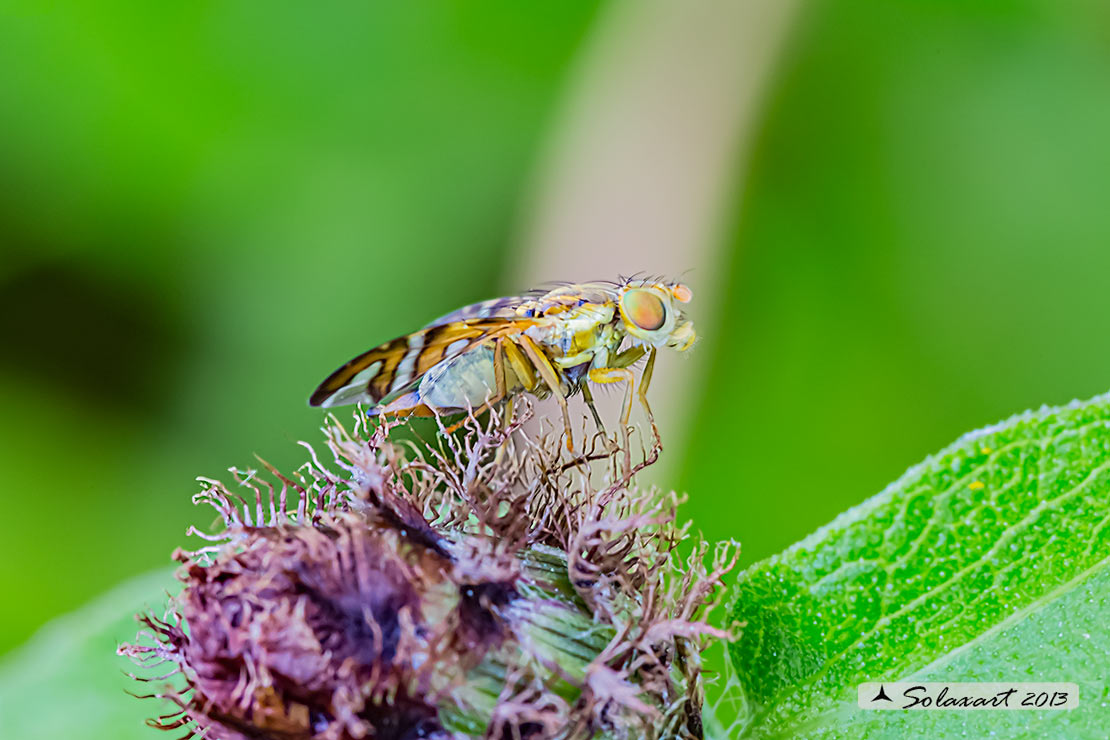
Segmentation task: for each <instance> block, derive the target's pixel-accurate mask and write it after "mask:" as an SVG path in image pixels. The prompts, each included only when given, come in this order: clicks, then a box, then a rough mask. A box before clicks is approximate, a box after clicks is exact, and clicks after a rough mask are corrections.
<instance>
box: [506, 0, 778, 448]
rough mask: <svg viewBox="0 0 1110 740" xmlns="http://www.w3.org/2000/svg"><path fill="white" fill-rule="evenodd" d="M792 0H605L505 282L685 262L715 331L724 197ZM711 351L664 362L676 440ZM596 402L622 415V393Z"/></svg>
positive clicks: (702, 323)
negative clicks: (607, 3)
mask: <svg viewBox="0 0 1110 740" xmlns="http://www.w3.org/2000/svg"><path fill="white" fill-rule="evenodd" d="M796 6H797V3H796V2H795V0H748V1H746V2H734V1H732V0H694V1H693V2H682V3H675V2H665V1H664V0H638V1H637V2H628V1H627V0H625V1H622V2H616V3H613V4H612V5H610V6H609V8H608V10H607V11H606V12H605V14H604V15H603V16H602V18H601V20H600V22H599V23H598V25H597V28H596V30H595V32H594V36H593V38H592V40H591V41H590V42H589V45H588V47H587V49H586V51H585V53H584V55H583V57H582V61H581V66H580V68H579V69H578V72H577V75H576V79H575V80H573V82H572V86H571V90H570V94H569V96H568V99H567V101H566V103H565V107H564V110H563V112H562V115H561V116H560V117H559V118H558V119H557V120H556V125H555V127H554V129H553V131H552V137H551V141H550V143H549V147H548V151H547V154H546V156H545V158H544V161H543V162H542V163H541V166H540V167H539V169H538V171H537V175H536V180H535V182H534V185H533V192H532V197H531V200H530V202H529V203H528V204H527V207H526V212H525V218H524V219H523V222H522V234H521V238H520V239H519V243H520V244H522V245H524V249H523V251H522V252H521V253H520V256H519V257H518V258H517V259H518V263H517V264H516V265H515V266H514V267H513V270H512V273H511V274H510V278H511V279H510V281H509V282H510V283H511V284H512V285H514V286H517V287H519V286H520V285H532V284H536V283H540V282H543V281H549V280H576V281H581V280H588V279H600V278H612V277H615V276H616V275H617V274H618V273H624V274H627V273H632V272H636V271H640V270H643V271H646V272H648V273H650V274H663V275H668V276H674V277H678V276H682V275H686V274H687V273H689V275H688V277H687V278H686V280H687V281H688V282H689V283H690V284H691V285H692V286H693V287H694V290H695V301H694V303H693V304H692V306H691V308H692V310H693V314H694V316H695V319H696V322H697V324H698V328H699V333H700V334H701V335H702V336H706V335H707V334H711V333H712V332H713V331H714V329H715V326H714V318H713V317H714V316H715V314H716V311H715V308H716V305H717V296H718V294H719V293H720V291H721V289H722V286H720V285H719V284H718V283H717V282H716V280H717V279H718V278H717V277H716V276H717V275H719V274H721V271H720V270H716V269H714V267H713V266H714V265H716V264H717V263H719V262H720V261H721V260H722V259H723V255H722V250H721V249H720V248H719V242H720V239H721V236H722V226H723V225H724V224H723V223H722V221H723V215H724V213H725V211H726V208H725V206H726V204H727V202H728V199H729V196H730V194H731V193H732V192H733V191H738V190H739V189H740V187H741V186H742V177H741V176H740V173H743V171H744V169H745V167H744V164H745V160H746V151H745V149H746V148H745V146H744V143H745V142H746V141H747V140H748V139H749V138H750V136H749V134H750V132H751V129H752V127H753V124H754V123H755V121H756V118H757V113H758V110H759V102H760V99H761V97H762V92H763V90H764V87H765V85H766V82H767V79H768V77H769V73H770V72H771V70H772V68H773V63H774V61H775V59H776V58H777V56H778V52H779V50H780V48H781V46H782V41H783V39H784V37H785V35H786V31H787V29H788V27H789V21H790V19H791V18H792V16H793V15H794V10H795V8H796ZM699 354H702V353H698V352H695V353H694V355H693V356H694V357H695V358H696V357H698V355H699ZM702 364H703V363H702V362H700V361H694V362H689V361H687V362H659V363H658V365H657V368H656V379H655V380H654V381H653V383H652V391H653V393H652V408H653V410H654V411H655V415H656V417H657V419H658V420H659V426H660V428H661V429H662V433H663V436H664V437H665V438H667V439H668V440H671V441H672V444H673V441H674V440H676V439H679V440H680V438H679V437H678V436H677V435H676V432H677V431H678V430H681V429H683V428H684V427H685V425H686V422H687V419H686V416H685V413H684V412H685V407H684V406H683V404H681V403H679V400H678V399H679V398H680V397H681V398H685V399H690V397H691V395H692V394H691V388H693V387H696V386H697V384H698V380H699V378H700V377H701V376H702V371H701V366H702ZM599 402H600V405H601V406H602V410H603V413H604V414H606V416H607V418H613V417H614V416H616V414H617V411H618V407H619V403H620V399H619V398H618V397H616V396H608V397H602V398H600V399H599ZM572 408H574V410H575V413H585V407H584V406H583V405H580V404H573V405H572Z"/></svg>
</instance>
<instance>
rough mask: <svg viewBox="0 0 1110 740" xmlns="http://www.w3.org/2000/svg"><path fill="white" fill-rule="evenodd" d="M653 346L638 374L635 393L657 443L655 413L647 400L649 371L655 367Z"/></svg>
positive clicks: (649, 383) (657, 433) (657, 431)
mask: <svg viewBox="0 0 1110 740" xmlns="http://www.w3.org/2000/svg"><path fill="white" fill-rule="evenodd" d="M656 352H657V350H656V349H655V347H652V348H651V352H650V353H648V358H647V363H646V364H645V365H644V372H643V374H641V375H640V389H639V390H638V391H637V395H639V397H640V404H641V405H642V406H643V407H644V413H645V414H647V418H648V422H649V423H650V424H651V433H652V436H654V437H655V442H656V444H658V443H659V428H658V427H657V426H655V414H653V413H651V405H650V404H649V403H648V400H647V392H648V386H650V385H651V372H652V370H654V369H655V353H656Z"/></svg>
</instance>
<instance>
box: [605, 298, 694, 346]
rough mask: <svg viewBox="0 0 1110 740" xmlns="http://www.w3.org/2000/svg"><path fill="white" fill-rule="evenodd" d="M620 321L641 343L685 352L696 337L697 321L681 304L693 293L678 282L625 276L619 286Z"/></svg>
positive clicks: (687, 301)
mask: <svg viewBox="0 0 1110 740" xmlns="http://www.w3.org/2000/svg"><path fill="white" fill-rule="evenodd" d="M617 294H618V297H619V300H618V301H617V305H618V308H619V310H620V318H621V324H623V326H624V330H625V332H627V333H628V335H629V336H631V337H632V338H633V339H634V340H636V341H638V342H640V343H641V344H646V345H650V346H652V347H659V348H662V347H669V348H671V349H676V350H678V351H679V352H685V351H686V350H688V349H690V347H692V346H693V344H694V342H695V341H696V340H697V338H698V335H697V332H696V331H694V322H693V321H691V320H690V319H688V318H686V315H685V313H683V311H682V306H683V305H684V304H686V303H689V302H690V299H691V298H693V297H694V294H693V292H692V291H691V290H690V288H688V287H687V286H685V285H683V284H682V283H677V282H662V281H656V280H625V281H624V282H623V283H622V284H621V285H620V287H619V288H618V289H617Z"/></svg>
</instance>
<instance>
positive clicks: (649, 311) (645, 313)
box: [621, 290, 667, 331]
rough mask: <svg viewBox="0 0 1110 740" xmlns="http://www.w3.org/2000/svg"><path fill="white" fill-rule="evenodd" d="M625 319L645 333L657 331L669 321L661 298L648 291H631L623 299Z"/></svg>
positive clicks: (622, 305)
mask: <svg viewBox="0 0 1110 740" xmlns="http://www.w3.org/2000/svg"><path fill="white" fill-rule="evenodd" d="M621 308H623V309H624V315H625V317H626V318H627V319H628V320H629V321H631V322H632V323H633V324H635V325H636V326H638V327H640V328H641V329H643V330H644V331H656V330H657V329H660V328H662V326H663V324H664V323H665V322H666V321H667V309H666V307H665V306H664V305H663V301H661V300H660V299H659V296H657V295H655V294H654V293H652V292H651V291H648V290H630V291H628V292H627V293H625V294H624V296H623V297H622V298H621Z"/></svg>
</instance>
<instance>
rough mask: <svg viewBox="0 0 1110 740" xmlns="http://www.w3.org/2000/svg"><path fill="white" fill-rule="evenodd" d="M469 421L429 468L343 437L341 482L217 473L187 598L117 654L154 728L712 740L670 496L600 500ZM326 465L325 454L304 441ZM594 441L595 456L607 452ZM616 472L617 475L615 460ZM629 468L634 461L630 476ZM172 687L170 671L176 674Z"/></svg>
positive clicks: (582, 477) (313, 735)
mask: <svg viewBox="0 0 1110 740" xmlns="http://www.w3.org/2000/svg"><path fill="white" fill-rule="evenodd" d="M528 415H529V411H528V409H523V410H522V412H521V413H520V414H519V415H518V416H517V418H515V419H514V420H513V421H512V423H510V424H508V425H506V428H505V429H504V430H502V429H501V428H500V422H499V420H498V419H497V418H496V416H494V417H493V418H491V419H490V420H489V422H488V423H487V424H486V425H482V424H480V423H479V422H477V421H476V420H474V419H470V420H469V421H468V422H467V424H466V425H465V427H464V430H463V431H462V433H461V434H459V435H456V436H454V437H451V436H448V437H446V438H445V439H444V442H443V443H442V444H441V445H440V447H439V448H434V449H433V448H429V449H426V450H424V451H422V452H421V451H419V450H418V448H417V447H416V446H414V445H407V446H406V445H405V444H402V443H399V442H397V441H395V440H394V439H391V432H392V429H391V427H390V426H389V425H388V424H387V425H383V426H380V427H378V428H377V429H376V430H373V431H371V430H370V429H368V428H367V427H366V426H365V425H364V423H363V422H360V421H359V417H356V422H355V427H354V431H353V432H348V431H347V430H346V429H345V428H344V427H343V426H342V425H341V424H340V423H339V422H337V421H335V420H332V421H331V422H330V423H329V425H328V426H327V427H326V428H325V435H326V439H327V446H328V448H329V450H330V452H331V456H332V459H333V461H332V464H331V465H324V464H323V463H321V462H320V460H319V458H318V457H317V456H316V454H315V452H312V450H311V448H309V450H310V461H309V462H308V463H306V464H305V465H304V466H303V467H302V468H301V469H299V470H298V471H296V473H294V474H293V475H290V476H286V475H283V474H281V473H279V472H278V471H276V470H274V469H273V468H272V467H270V466H268V465H266V464H265V463H263V466H264V468H265V469H266V473H265V474H263V473H259V472H258V471H253V470H251V471H239V470H236V469H232V474H233V476H234V477H235V479H236V481H237V483H238V484H239V485H240V486H241V487H242V488H240V490H245V491H247V492H248V493H247V495H246V496H245V497H244V496H238V495H236V494H235V493H234V492H233V491H232V489H229V488H228V487H226V486H225V485H224V484H222V483H220V482H218V481H214V480H208V479H202V483H203V485H204V490H202V491H201V493H199V494H198V495H197V496H196V497H195V500H197V501H198V502H204V503H207V504H210V505H211V506H213V507H214V508H215V509H216V511H217V512H218V513H219V515H220V519H221V521H222V527H221V528H220V530H219V531H218V532H217V533H214V534H206V533H202V532H199V531H196V530H190V531H191V533H192V534H195V535H197V536H199V537H201V538H203V539H205V540H207V543H206V545H205V546H203V547H200V548H199V549H197V550H193V551H184V550H178V551H177V552H176V553H175V557H176V558H177V559H178V560H179V561H180V562H181V563H182V567H181V568H180V570H179V578H180V580H181V581H182V584H183V587H182V590H181V592H180V594H179V595H178V596H176V597H174V598H173V599H172V600H171V602H170V604H169V607H168V609H167V612H166V614H165V616H164V617H161V618H159V617H155V616H153V615H142V616H140V621H141V622H143V623H144V624H145V626H146V629H145V630H144V631H143V632H141V633H140V639H139V640H138V641H137V642H136V643H135V644H131V645H124V646H122V647H121V648H120V652H121V653H122V654H126V655H129V656H131V657H132V659H134V660H135V661H136V662H137V663H139V664H140V665H141V666H144V667H145V668H153V667H154V666H156V665H159V664H163V663H168V664H169V665H170V667H171V669H170V672H169V673H168V674H165V675H162V676H157V677H153V676H149V675H145V676H142V677H139V678H140V680H146V681H155V682H157V683H159V684H162V685H163V686H164V688H163V689H162V690H161V691H159V692H158V693H156V694H154V695H155V696H159V697H162V698H164V699H167V700H169V701H170V702H172V704H173V705H174V710H173V711H171V712H170V713H168V714H164V715H162V716H161V717H159V718H157V719H155V720H151V721H150V724H152V725H153V726H155V727H159V728H164V729H172V728H185V729H186V732H187V733H188V734H187V736H192V735H199V736H203V737H206V738H211V739H212V740H246V739H248V738H251V739H253V738H288V739H289V740H302V739H304V740H309V739H313V740H317V739H319V740H324V739H327V740H347V739H359V738H367V739H371V738H372V739H377V740H409V739H411V738H474V737H485V738H506V739H508V738H586V737H604V738H649V739H650V738H691V737H700V736H701V724H700V709H701V686H700V677H699V661H698V654H699V652H700V650H701V648H702V646H703V642H704V640H705V639H706V638H708V637H710V636H715V637H726V636H727V635H726V634H725V633H723V632H721V631H720V630H717V629H714V628H712V627H710V626H709V625H708V624H706V622H705V621H704V620H705V612H706V611H707V610H708V609H709V608H711V606H712V605H713V595H714V593H715V591H716V590H717V586H718V585H719V584H720V580H721V578H722V577H723V575H724V574H725V573H726V572H727V571H728V570H729V569H730V568H731V567H732V565H733V564H734V563H735V557H736V549H735V547H728V546H726V547H720V548H718V549H717V550H716V552H715V553H714V557H713V559H712V565H711V567H710V570H709V571H707V569H706V568H705V566H704V564H703V562H704V560H705V559H706V555H707V548H706V546H705V545H704V543H700V542H699V543H697V544H696V545H695V547H694V553H693V555H692V556H691V557H689V558H688V559H686V560H685V562H683V561H682V560H681V559H680V558H679V557H678V556H677V555H676V554H675V548H676V546H677V544H678V542H679V541H680V540H681V539H683V538H684V537H685V530H684V529H681V528H678V527H677V526H675V524H674V512H675V507H676V506H677V503H678V501H677V500H676V498H675V497H674V496H673V495H670V496H662V495H659V494H657V493H650V492H641V491H637V490H636V489H635V488H633V487H631V486H630V482H631V479H632V477H633V474H634V473H635V472H636V470H637V469H639V468H642V467H643V466H645V465H647V464H650V462H651V461H653V460H654V458H655V456H656V455H657V454H658V447H657V446H656V447H655V448H653V449H652V450H651V451H649V452H648V453H646V454H645V455H644V459H643V462H642V463H641V464H640V465H638V466H636V468H633V469H632V470H625V471H618V470H617V469H616V468H614V469H613V471H611V473H610V475H609V476H608V477H607V478H606V480H605V484H604V485H602V486H598V487H595V486H594V485H592V484H591V479H592V478H596V477H597V476H596V474H594V475H591V473H590V471H589V469H588V467H587V465H586V463H585V462H584V461H583V460H581V459H578V460H574V459H568V457H567V456H566V454H565V453H564V452H563V447H562V444H561V442H560V440H559V439H556V438H553V437H551V436H550V435H540V436H539V438H538V439H537V438H529V437H523V436H522V435H517V436H518V439H517V440H515V441H514V440H513V438H512V432H513V431H514V430H516V429H517V428H518V427H519V425H520V424H521V423H522V421H523V420H524V419H525V418H526V417H527V416H528ZM306 447H307V445H306ZM596 449H598V446H597V445H596V444H595V446H594V447H593V448H592V449H591V450H590V451H588V452H587V453H586V455H585V457H587V458H588V457H594V456H596V457H606V455H601V454H597V455H594V451H595V450H596ZM614 459H615V458H614ZM614 465H616V463H614ZM163 673H165V672H164V671H163Z"/></svg>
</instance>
